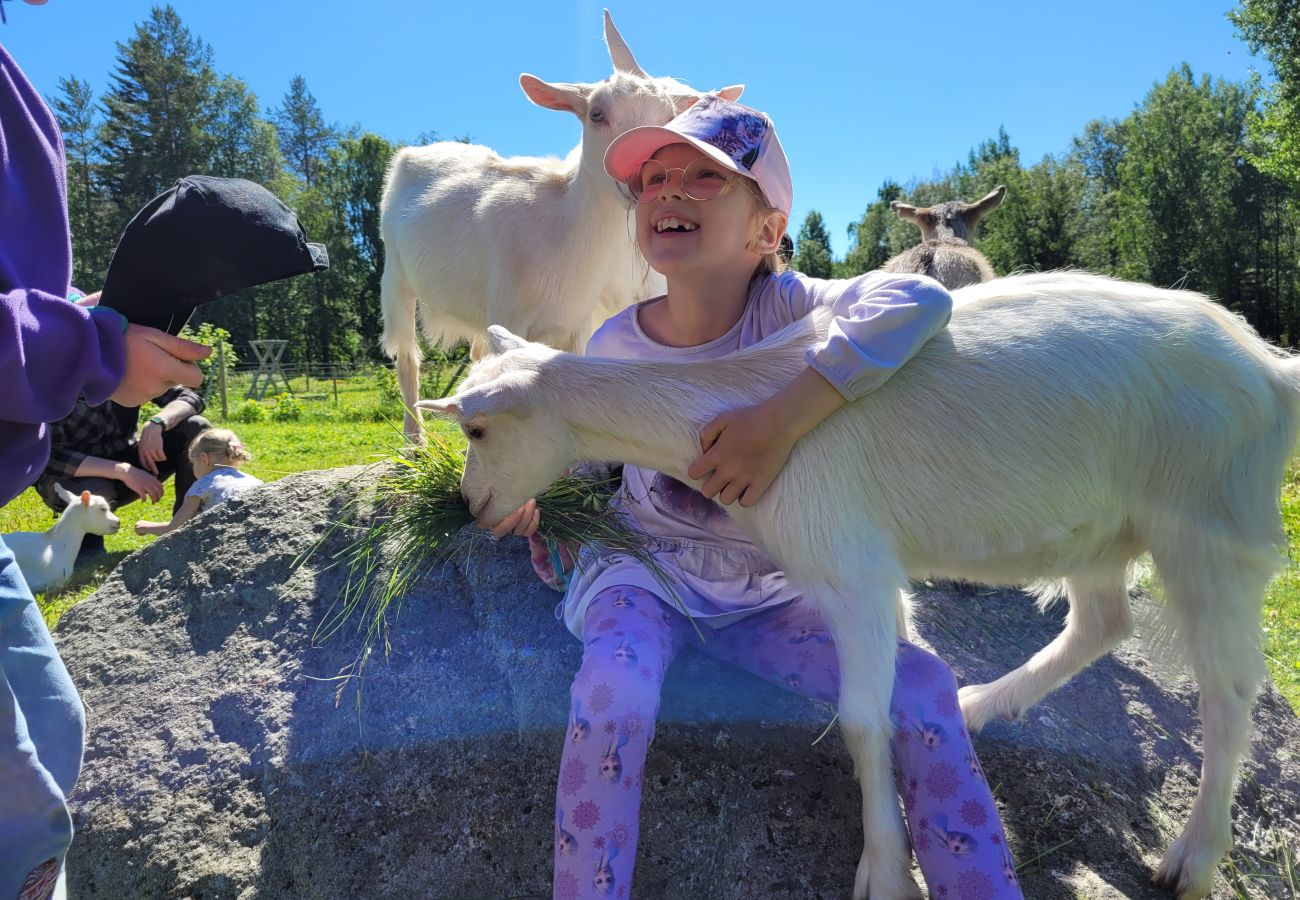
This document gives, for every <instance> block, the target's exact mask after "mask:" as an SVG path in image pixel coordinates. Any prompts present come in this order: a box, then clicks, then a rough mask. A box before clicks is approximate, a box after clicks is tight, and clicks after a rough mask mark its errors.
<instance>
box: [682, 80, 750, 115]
mask: <svg viewBox="0 0 1300 900" xmlns="http://www.w3.org/2000/svg"><path fill="white" fill-rule="evenodd" d="M744 92H745V86H744V85H743V84H733V85H731V86H730V87H724V88H721V89H719V90H716V91H713V93H715V94H717V95H718V96H719V97H722V98H723V99H724V100H737V99H739V98H740V95H741V94H743V93H744ZM702 97H704V94H701V93H698V92H696V91H686V92H684V93H681V94H673V107H674V108H675V109H676V110H677V115H679V116H680V115H681V114H682V113H684V112H686V110H688V109H690V108H691V107H692V106H694V105H695V104H696V103H699V102H700V99H701V98H702Z"/></svg>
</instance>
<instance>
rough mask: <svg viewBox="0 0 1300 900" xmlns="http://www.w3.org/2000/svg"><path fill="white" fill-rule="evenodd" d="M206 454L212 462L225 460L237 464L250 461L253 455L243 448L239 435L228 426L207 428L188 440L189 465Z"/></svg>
mask: <svg viewBox="0 0 1300 900" xmlns="http://www.w3.org/2000/svg"><path fill="white" fill-rule="evenodd" d="M204 453H206V454H208V456H209V457H211V458H212V460H213V462H221V461H223V460H224V461H225V464H226V465H230V466H237V465H239V464H240V463H246V462H248V461H250V460H251V459H252V458H253V456H252V454H251V453H249V452H248V451H247V450H245V449H244V445H243V444H242V443H240V441H239V435H237V434H235V433H234V432H233V431H231V430H230V429H229V428H209V429H208V430H207V431H201V432H199V435H198V437H196V438H195V439H194V440H193V441H191V442H190V449H189V457H190V465H194V464H195V463H197V462H198V461H199V457H200V456H201V455H202V454H204Z"/></svg>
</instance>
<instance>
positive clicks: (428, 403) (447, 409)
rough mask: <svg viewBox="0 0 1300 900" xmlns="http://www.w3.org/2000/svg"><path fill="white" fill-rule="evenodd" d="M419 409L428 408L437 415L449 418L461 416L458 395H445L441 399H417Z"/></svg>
mask: <svg viewBox="0 0 1300 900" xmlns="http://www.w3.org/2000/svg"><path fill="white" fill-rule="evenodd" d="M415 406H416V408H417V409H427V410H428V411H429V412H431V413H433V414H434V415H435V416H442V417H444V418H447V419H459V418H460V401H459V400H458V399H457V398H456V397H444V398H442V399H441V400H416V401H415Z"/></svg>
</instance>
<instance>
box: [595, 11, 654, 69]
mask: <svg viewBox="0 0 1300 900" xmlns="http://www.w3.org/2000/svg"><path fill="white" fill-rule="evenodd" d="M605 46H606V47H608V48H609V60H610V62H612V63H613V64H614V71H615V72H626V73H627V74H629V75H640V76H641V77H642V78H649V77H650V76H648V75H646V73H645V69H643V68H641V67H640V66H639V65H637V61H636V57H634V56H633V55H632V51H631V50H629V49H628V48H627V41H625V40H623V35H621V34H619V33H618V29H617V28H615V27H614V18H613V16H611V15H610V14H609V10H605Z"/></svg>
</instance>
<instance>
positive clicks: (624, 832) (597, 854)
mask: <svg viewBox="0 0 1300 900" xmlns="http://www.w3.org/2000/svg"><path fill="white" fill-rule="evenodd" d="M583 634H584V642H585V648H584V650H583V655H582V667H581V668H580V669H579V670H578V674H577V677H576V678H575V679H574V682H573V690H572V699H571V705H570V713H569V733H568V735H567V736H566V737H565V741H564V754H563V757H562V760H561V763H560V783H559V789H558V791H557V792H556V804H555V809H556V812H555V881H554V896H555V898H556V900H575V898H582V897H600V898H604V897H615V898H620V900H626V898H628V897H629V896H630V893H631V887H632V867H633V863H634V861H635V857H636V844H637V834H638V831H639V827H640V809H641V782H642V777H643V775H644V773H645V758H646V750H647V749H648V748H649V746H650V741H651V740H652V739H653V738H654V730H655V718H656V716H657V715H658V713H659V690H660V686H661V685H662V684H663V678H664V672H665V671H666V670H667V668H668V665H669V664H670V663H671V662H672V661H673V659H674V658H675V657H676V656H677V654H678V653H679V652H680V651H681V649H682V648H683V647H684V646H686V645H687V644H693V645H694V646H696V647H698V648H699V649H701V650H703V651H704V652H706V653H708V654H709V655H710V656H713V657H715V658H716V659H721V660H724V661H726V662H729V663H734V664H735V665H738V666H740V667H742V668H744V669H748V670H749V671H751V672H754V673H756V674H758V675H760V676H762V677H763V678H766V679H767V680H768V681H772V682H775V683H777V684H780V685H783V686H785V687H787V688H789V689H790V690H793V691H796V692H798V693H800V694H804V695H806V696H809V697H815V698H817V699H819V700H825V701H828V702H831V703H834V702H835V701H836V699H837V697H838V696H839V667H838V663H837V660H836V657H835V645H834V644H833V643H832V642H831V639H830V634H829V632H828V630H827V628H826V624H825V622H824V621H823V620H822V617H821V613H820V611H819V610H818V609H817V608H816V607H815V606H814V605H813V604H812V603H809V602H806V601H804V600H803V598H799V599H796V600H794V601H793V602H791V603H789V604H787V605H784V606H781V607H775V608H773V609H771V610H765V611H763V612H759V613H756V614H754V615H753V616H750V617H748V618H746V619H743V620H741V621H740V622H737V623H735V624H732V625H728V626H726V627H724V628H722V629H720V630H718V631H716V632H714V633H713V635H711V636H710V637H708V639H707V640H705V641H701V640H700V638H699V636H698V635H697V634H696V631H695V629H694V627H693V626H692V625H691V623H690V621H689V620H688V619H687V618H686V617H685V616H683V615H682V614H681V613H679V612H677V611H676V610H674V609H670V608H669V607H668V605H667V604H665V603H663V602H662V601H661V600H660V599H659V597H658V596H657V595H655V594H653V593H651V592H650V591H648V590H646V589H644V588H641V587H636V586H633V585H618V586H615V587H611V588H607V589H605V590H603V591H601V592H600V593H599V594H598V595H597V596H596V598H595V599H594V600H593V601H592V603H591V605H590V606H589V607H588V609H587V614H586V620H585V625H584V630H583ZM895 673H896V674H895V680H894V695H893V702H892V704H891V715H892V718H893V721H894V729H895V731H894V742H893V753H894V764H895V766H896V767H897V770H898V772H899V774H900V776H901V783H902V785H903V805H904V809H905V812H906V816H907V824H908V828H909V830H910V832H911V835H912V847H913V849H914V851H915V852H916V858H917V862H918V863H919V865H920V867H921V872H922V874H923V875H924V876H925V881H926V884H927V885H928V886H929V888H930V894H931V896H932V897H941V898H945V900H1004V898H1020V897H1021V896H1022V895H1021V893H1020V887H1019V885H1018V883H1017V881H1016V873H1015V866H1014V864H1013V863H1012V860H1011V854H1010V852H1009V851H1008V850H1007V842H1006V835H1005V834H1004V833H1003V830H1002V822H1001V820H1000V819H999V818H998V811H997V806H996V805H995V804H994V802H993V795H992V794H991V793H990V791H989V787H988V784H987V783H986V782H985V780H984V773H983V772H982V771H981V770H980V766H979V762H978V761H977V760H976V758H975V750H974V748H973V747H972V746H971V742H970V738H969V737H968V736H967V734H966V729H965V727H964V726H963V723H962V718H961V711H960V709H959V708H958V706H957V683H956V680H955V679H954V678H953V674H952V670H951V669H949V668H948V666H947V665H945V664H944V663H943V661H942V660H940V659H939V658H938V657H936V656H934V655H933V654H931V653H927V652H926V651H924V650H922V649H920V648H918V647H915V646H913V645H912V644H909V643H907V642H906V641H902V640H900V641H899V642H898V662H897V665H896V667H895Z"/></svg>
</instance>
